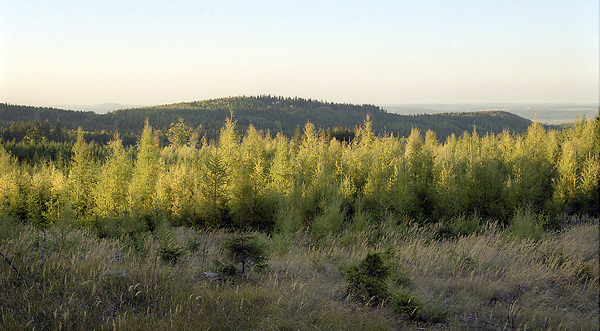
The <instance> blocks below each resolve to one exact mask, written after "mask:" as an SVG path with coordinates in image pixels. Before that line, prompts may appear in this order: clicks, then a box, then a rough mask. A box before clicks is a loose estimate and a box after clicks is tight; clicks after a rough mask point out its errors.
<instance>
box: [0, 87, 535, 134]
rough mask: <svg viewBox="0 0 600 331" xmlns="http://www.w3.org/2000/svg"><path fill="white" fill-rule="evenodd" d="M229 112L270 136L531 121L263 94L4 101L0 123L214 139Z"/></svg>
mask: <svg viewBox="0 0 600 331" xmlns="http://www.w3.org/2000/svg"><path fill="white" fill-rule="evenodd" d="M111 105H114V104H111ZM231 113H233V116H234V120H236V122H237V125H238V128H239V130H240V132H241V133H243V132H244V131H245V130H246V129H247V128H248V126H250V125H253V126H254V127H256V128H257V129H258V130H264V131H268V132H270V133H271V135H274V134H276V133H277V132H282V133H284V134H285V135H287V136H292V135H294V133H295V132H296V130H297V128H303V127H304V125H305V124H306V123H307V122H308V121H310V122H312V123H313V124H314V125H315V127H316V128H317V129H324V130H325V129H331V128H346V129H353V128H354V127H356V126H361V125H363V123H364V121H365V119H366V118H367V116H369V117H370V120H371V121H372V124H373V129H374V131H375V133H377V134H383V133H387V134H393V135H395V136H408V135H409V134H410V132H411V130H412V129H413V128H417V129H419V130H421V131H422V132H423V133H424V132H425V131H427V130H432V131H434V132H435V133H436V135H437V137H438V139H441V140H444V139H446V137H448V136H449V135H451V134H455V135H457V136H459V135H461V134H462V133H463V132H465V131H469V132H472V131H473V129H474V128H476V129H477V132H478V133H479V134H485V133H488V132H489V133H495V134H497V133H500V132H502V131H504V130H509V131H511V132H514V133H521V132H525V131H526V130H527V128H528V127H529V125H530V124H531V121H530V120H527V119H524V118H522V117H520V116H517V115H514V114H511V113H509V112H505V111H487V112H486V111H480V112H463V113H440V114H427V115H399V114H394V113H390V112H388V111H386V110H384V109H383V108H380V107H378V106H374V105H353V104H341V103H330V102H324V101H317V100H312V99H302V98H289V97H276V96H268V95H263V96H239V97H227V98H218V99H210V100H203V101H192V102H181V103H175V104H168V105H160V106H153V107H140V108H128V109H117V110H113V111H111V112H109V113H106V114H97V113H94V112H89V111H87V112H83V111H70V110H64V109H55V108H42V107H28V106H18V105H8V104H0V127H7V126H10V124H11V123H14V122H27V121H38V122H43V121H45V120H46V119H47V120H48V121H49V122H51V123H54V122H55V121H56V120H57V119H59V120H60V121H61V124H62V125H63V126H64V127H66V128H69V129H76V128H77V127H78V126H81V127H82V128H83V129H84V130H86V131H103V130H104V131H107V132H112V131H114V130H119V132H121V133H133V134H135V133H139V132H141V130H142V128H143V125H144V121H145V119H146V118H148V120H149V122H150V124H151V125H152V126H153V127H154V128H155V129H158V130H163V131H165V130H168V129H169V127H170V125H171V124H172V123H175V122H177V121H179V119H180V118H183V119H184V120H185V121H186V124H187V125H188V126H190V127H194V128H198V127H199V126H200V127H201V128H202V130H204V131H205V132H206V134H207V135H208V136H209V137H215V136H217V135H218V132H219V130H220V128H221V127H222V126H223V125H224V122H225V119H226V118H227V117H228V116H230V114H231Z"/></svg>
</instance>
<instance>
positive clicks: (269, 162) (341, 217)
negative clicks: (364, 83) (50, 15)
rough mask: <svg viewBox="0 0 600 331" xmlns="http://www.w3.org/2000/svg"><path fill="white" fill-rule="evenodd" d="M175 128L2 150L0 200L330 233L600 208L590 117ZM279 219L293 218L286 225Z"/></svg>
mask: <svg viewBox="0 0 600 331" xmlns="http://www.w3.org/2000/svg"><path fill="white" fill-rule="evenodd" d="M172 129H173V131H172V132H171V133H170V138H171V140H172V141H171V144H170V145H169V146H166V147H163V148H160V147H159V145H158V140H159V139H158V134H160V133H157V132H154V131H153V130H152V127H151V126H150V124H149V123H146V127H145V129H144V131H143V133H142V136H141V137H140V140H139V142H138V144H137V146H136V147H135V148H133V147H132V150H130V151H126V149H125V148H124V147H123V146H122V142H121V140H120V138H119V137H118V136H115V138H114V139H113V141H112V142H110V143H109V144H108V145H107V146H105V147H103V148H105V152H102V153H104V154H102V153H100V154H102V155H107V157H106V158H105V159H104V158H102V159H96V158H94V157H92V150H93V149H92V147H94V148H95V149H94V151H95V152H94V153H96V154H98V153H99V152H98V151H97V149H98V148H99V147H97V146H91V145H89V144H86V142H85V139H84V137H83V132H82V131H81V130H80V131H79V132H78V139H77V142H76V143H75V145H74V146H73V157H72V159H71V161H70V162H69V163H68V164H66V165H64V166H63V165H60V164H59V165H57V166H54V165H51V164H40V165H38V166H37V167H34V166H32V165H27V164H18V163H17V162H15V161H14V159H13V158H12V157H11V156H10V155H9V154H8V153H7V152H5V151H4V149H2V150H0V180H1V181H0V208H2V210H3V211H4V212H6V213H7V214H9V215H12V216H14V217H16V218H19V219H22V220H32V221H34V222H38V223H44V224H52V223H55V222H57V221H58V220H59V219H61V218H63V219H64V216H65V215H70V214H73V215H74V217H75V218H76V220H77V222H81V221H85V222H83V223H85V224H99V223H98V222H100V223H101V222H103V221H105V220H107V219H114V220H121V219H127V218H130V217H132V218H134V219H136V220H138V221H141V222H143V223H146V224H147V225H148V226H150V228H152V227H153V226H155V225H156V224H158V223H159V222H160V221H162V220H163V219H166V220H168V221H170V222H171V223H172V224H181V225H183V224H186V225H193V226H203V227H211V228H219V227H224V228H235V229H256V230H264V231H267V232H270V231H273V230H278V229H279V230H280V229H281V226H280V225H281V224H287V225H285V228H286V229H299V228H305V229H308V230H310V231H313V233H314V234H315V238H321V237H323V236H326V235H327V234H329V233H334V232H339V231H341V230H344V229H351V228H365V226H366V225H370V224H366V223H365V220H368V223H373V224H377V223H380V222H391V223H394V222H395V223H398V222H405V221H407V220H408V221H410V220H413V221H418V222H420V223H422V224H426V223H438V222H446V223H448V222H449V221H448V220H450V219H457V217H470V216H472V215H476V216H477V217H481V218H483V219H484V220H494V221H498V222H500V223H501V224H503V225H509V223H510V220H511V219H512V218H513V216H514V215H515V212H516V211H517V210H521V209H523V208H525V209H528V210H531V211H532V212H533V213H536V214H542V215H545V216H544V217H548V219H549V220H548V222H547V224H546V226H545V227H544V229H542V230H547V229H559V228H560V227H561V224H560V222H557V221H556V220H558V217H559V215H561V214H562V213H567V214H591V215H594V214H597V212H598V207H599V204H598V200H599V199H598V189H597V187H598V177H599V176H600V160H599V159H598V157H599V156H598V154H597V153H596V151H597V147H595V146H597V145H599V144H598V143H597V142H595V141H597V139H596V140H594V139H595V138H594V137H595V134H596V133H597V128H596V125H595V123H594V122H593V121H585V120H581V121H579V122H577V123H576V124H574V126H573V127H571V128H567V129H565V130H564V131H562V132H557V131H547V130H546V129H545V128H544V127H543V126H542V125H541V124H539V123H534V124H532V126H531V127H530V128H529V130H528V131H527V133H525V134H523V135H510V134H509V133H508V132H504V133H502V134H500V135H497V136H496V135H485V136H480V135H479V134H478V133H477V132H476V131H475V132H474V133H473V134H469V133H465V134H463V135H462V136H460V137H455V136H451V137H450V138H448V139H447V140H446V141H445V142H440V141H438V140H437V138H436V135H435V133H434V132H432V131H428V132H426V133H425V134H424V135H423V133H421V132H420V131H419V130H416V129H415V130H413V131H412V132H411V134H410V136H409V137H407V138H398V137H393V136H391V135H387V134H382V135H381V136H380V137H377V136H375V135H374V133H373V131H372V126H371V122H370V121H369V120H367V121H365V124H364V125H363V126H362V127H358V128H356V129H355V137H356V138H355V139H354V140H353V141H350V142H339V141H337V140H335V139H332V140H327V139H326V137H327V136H326V135H320V134H319V132H317V130H316V128H315V127H314V125H313V124H311V123H310V122H308V123H306V125H305V127H304V132H303V133H300V132H299V134H298V135H297V136H296V137H295V138H294V139H293V140H292V141H289V140H288V138H286V137H284V136H283V135H281V134H280V135H278V136H277V137H276V138H275V139H273V138H271V137H270V136H269V135H268V134H266V133H265V132H259V131H257V130H256V129H254V127H252V126H250V127H249V129H248V130H247V132H245V134H244V135H243V138H242V136H241V134H240V133H238V130H237V124H236V121H235V120H233V118H229V119H228V120H227V121H226V123H225V125H224V127H223V129H222V130H221V132H220V136H219V139H218V140H217V141H214V142H212V143H210V144H208V143H206V142H203V144H202V145H201V146H198V145H197V144H196V143H191V142H189V139H191V138H190V137H188V135H187V134H186V132H188V131H189V128H187V127H186V126H185V122H183V121H180V122H179V123H174V124H173V126H172ZM186 130H187V131H186ZM196 138H197V137H196ZM186 139H187V140H186ZM184 142H185V143H184ZM96 154H94V155H96ZM65 185H66V186H65ZM281 209H283V211H282V210H281ZM65 213H66V214H65ZM283 214H289V215H294V216H293V217H292V220H293V222H294V223H295V224H290V222H289V221H285V222H282V220H281V219H280V215H283ZM61 215H62V216H61ZM354 221H357V222H361V223H360V224H354V223H353V222H354ZM278 223H279V225H278ZM448 224H450V223H448ZM463 234H464V232H463Z"/></svg>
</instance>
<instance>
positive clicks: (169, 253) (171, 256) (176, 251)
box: [158, 246, 185, 263]
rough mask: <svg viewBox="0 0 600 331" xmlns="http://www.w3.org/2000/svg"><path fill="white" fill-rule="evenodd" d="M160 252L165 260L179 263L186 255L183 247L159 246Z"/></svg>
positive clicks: (161, 257)
mask: <svg viewBox="0 0 600 331" xmlns="http://www.w3.org/2000/svg"><path fill="white" fill-rule="evenodd" d="M158 254H159V256H160V259H161V260H162V261H163V262H167V263H177V261H179V259H180V258H181V257H183V256H184V255H185V251H184V250H183V249H182V248H181V247H170V246H164V247H160V248H159V250H158Z"/></svg>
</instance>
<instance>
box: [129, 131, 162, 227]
mask: <svg viewBox="0 0 600 331" xmlns="http://www.w3.org/2000/svg"><path fill="white" fill-rule="evenodd" d="M159 166H160V163H159V158H158V144H157V142H156V140H155V139H154V135H153V133H152V127H151V126H150V124H148V120H146V125H145V126H144V131H143V132H142V136H141V138H140V141H139V142H138V144H137V158H136V160H135V166H134V168H133V177H132V182H131V186H130V189H129V196H130V203H131V210H132V212H133V214H134V215H135V216H136V217H138V218H139V219H142V220H144V221H146V223H147V225H149V226H152V224H153V223H152V221H153V220H152V217H153V216H154V217H155V216H156V215H155V210H154V209H155V208H154V201H153V195H154V191H155V186H156V181H157V179H158V172H159Z"/></svg>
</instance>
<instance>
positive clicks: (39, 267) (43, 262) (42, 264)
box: [33, 231, 60, 279]
mask: <svg viewBox="0 0 600 331" xmlns="http://www.w3.org/2000/svg"><path fill="white" fill-rule="evenodd" d="M45 234H46V231H44V235H45ZM59 241H60V240H59ZM59 241H57V242H56V243H55V244H54V246H52V249H51V250H50V253H48V255H46V258H45V259H44V261H42V263H41V264H40V265H39V266H38V270H37V272H36V273H35V275H33V278H34V279H35V277H37V274H38V273H39V272H40V269H41V268H42V267H43V266H44V264H46V261H48V258H49V257H50V255H52V252H53V251H54V249H55V248H56V245H58V242H59ZM44 246H46V245H45V244H44Z"/></svg>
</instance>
